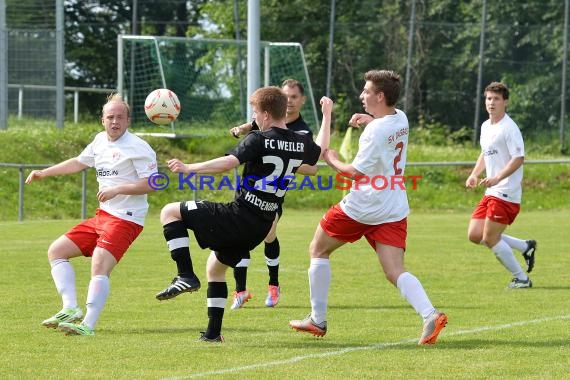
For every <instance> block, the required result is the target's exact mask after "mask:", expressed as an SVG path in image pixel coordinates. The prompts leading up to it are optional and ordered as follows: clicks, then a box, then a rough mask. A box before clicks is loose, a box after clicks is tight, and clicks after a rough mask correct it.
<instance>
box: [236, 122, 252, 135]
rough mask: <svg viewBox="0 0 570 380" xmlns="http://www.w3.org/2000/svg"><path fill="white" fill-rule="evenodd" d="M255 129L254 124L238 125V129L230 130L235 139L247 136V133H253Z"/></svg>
mask: <svg viewBox="0 0 570 380" xmlns="http://www.w3.org/2000/svg"><path fill="white" fill-rule="evenodd" d="M252 128H253V124H252V123H245V124H242V125H238V126H237V127H233V128H231V129H230V134H231V135H232V136H233V137H236V138H237V137H239V136H242V135H245V134H246V133H248V132H249V131H251V129H252Z"/></svg>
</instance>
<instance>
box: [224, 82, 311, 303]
mask: <svg viewBox="0 0 570 380" xmlns="http://www.w3.org/2000/svg"><path fill="white" fill-rule="evenodd" d="M281 89H282V90H283V92H284V93H285V95H287V113H286V118H285V123H286V125H287V128H288V129H290V130H292V131H296V132H299V133H303V134H308V135H309V136H311V138H312V136H313V133H312V132H311V129H310V128H309V126H308V125H307V123H305V120H303V117H302V116H301V108H302V107H303V105H304V104H305V101H306V97H305V88H304V87H303V84H302V83H301V82H299V81H297V80H295V79H286V80H284V81H283V83H282V84H281ZM251 130H254V131H255V130H259V128H258V127H257V124H256V123H255V120H254V121H252V122H250V123H245V124H242V125H240V126H238V127H233V128H232V129H230V133H231V134H232V135H233V136H234V137H239V136H240V135H245V134H247V133H249V131H251ZM307 174H314V173H307ZM282 214H283V209H282V208H281V207H280V208H279V210H277V219H276V220H275V222H274V223H273V225H272V226H271V230H270V231H269V233H268V234H267V236H266V237H265V239H264V240H265V247H264V253H265V262H266V264H267V269H268V271H269V283H268V286H267V297H266V298H265V306H267V307H274V306H275V305H277V303H278V302H279V298H280V296H281V288H280V287H279V256H280V253H281V248H280V245H279V239H278V238H277V223H278V222H279V219H281V216H282ZM250 260H251V255H250V252H249V251H248V252H247V254H246V255H245V256H244V257H242V260H241V261H240V262H239V263H238V264H237V265H236V266H235V268H234V279H235V282H236V288H235V291H234V296H233V302H232V306H231V309H232V310H235V309H239V308H240V307H242V306H243V305H244V304H245V303H246V302H247V301H249V300H250V299H251V298H252V294H251V292H250V291H249V290H247V286H246V283H247V268H248V266H249V262H250Z"/></svg>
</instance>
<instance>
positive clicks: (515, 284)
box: [509, 278, 532, 289]
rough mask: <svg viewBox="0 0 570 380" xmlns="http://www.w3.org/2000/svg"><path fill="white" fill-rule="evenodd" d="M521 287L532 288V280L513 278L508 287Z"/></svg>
mask: <svg viewBox="0 0 570 380" xmlns="http://www.w3.org/2000/svg"><path fill="white" fill-rule="evenodd" d="M522 288H532V281H531V280H530V278H527V279H526V280H520V279H518V278H513V279H512V280H511V282H510V284H509V289H522Z"/></svg>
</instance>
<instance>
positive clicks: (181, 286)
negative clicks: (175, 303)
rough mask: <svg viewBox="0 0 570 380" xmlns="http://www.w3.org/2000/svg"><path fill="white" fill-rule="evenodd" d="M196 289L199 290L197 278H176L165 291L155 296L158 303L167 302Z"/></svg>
mask: <svg viewBox="0 0 570 380" xmlns="http://www.w3.org/2000/svg"><path fill="white" fill-rule="evenodd" d="M198 289H200V280H198V277H196V276H194V277H180V276H176V277H174V279H172V283H171V284H170V285H169V286H168V287H167V288H166V289H164V290H163V291H161V292H159V293H157V294H156V299H157V300H159V301H163V300H169V299H171V298H174V297H176V296H177V295H180V294H182V293H185V292H195V291H197V290H198Z"/></svg>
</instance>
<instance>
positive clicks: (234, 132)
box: [230, 127, 240, 139]
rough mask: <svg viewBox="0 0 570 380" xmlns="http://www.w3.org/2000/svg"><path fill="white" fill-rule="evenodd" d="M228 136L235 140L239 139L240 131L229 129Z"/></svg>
mask: <svg viewBox="0 0 570 380" xmlns="http://www.w3.org/2000/svg"><path fill="white" fill-rule="evenodd" d="M230 134H231V135H232V136H233V137H235V138H236V139H237V138H239V135H240V130H239V127H233V128H230Z"/></svg>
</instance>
